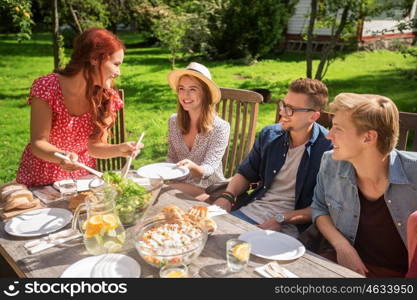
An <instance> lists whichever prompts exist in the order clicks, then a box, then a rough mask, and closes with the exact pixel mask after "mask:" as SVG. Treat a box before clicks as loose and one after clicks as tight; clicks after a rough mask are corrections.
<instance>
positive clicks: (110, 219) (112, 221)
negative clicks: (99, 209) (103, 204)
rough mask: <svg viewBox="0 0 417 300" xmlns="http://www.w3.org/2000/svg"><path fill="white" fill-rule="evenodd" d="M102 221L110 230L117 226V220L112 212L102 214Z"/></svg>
mask: <svg viewBox="0 0 417 300" xmlns="http://www.w3.org/2000/svg"><path fill="white" fill-rule="evenodd" d="M103 223H104V226H105V227H106V228H107V230H112V229H115V228H117V226H119V220H118V219H117V217H116V216H115V215H113V214H108V215H104V216H103Z"/></svg>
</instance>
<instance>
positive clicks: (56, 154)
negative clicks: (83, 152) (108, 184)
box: [54, 152, 103, 178]
mask: <svg viewBox="0 0 417 300" xmlns="http://www.w3.org/2000/svg"><path fill="white" fill-rule="evenodd" d="M54 155H55V156H56V157H58V158H61V159H65V160H67V161H70V162H72V163H73V164H74V165H76V166H78V167H80V168H83V169H84V170H87V171H88V172H90V173H91V174H94V175H96V176H97V177H100V178H101V177H102V176H103V173H102V172H99V171H97V170H94V169H93V168H90V167H89V166H86V165H85V164H83V163H80V162H78V161H72V160H71V159H70V158H69V157H68V156H66V155H64V154H62V153H59V152H55V153H54Z"/></svg>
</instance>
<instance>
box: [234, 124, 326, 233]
mask: <svg viewBox="0 0 417 300" xmlns="http://www.w3.org/2000/svg"><path fill="white" fill-rule="evenodd" d="M327 133H328V131H327V129H325V128H324V127H323V126H321V125H319V124H317V123H314V124H313V129H312V134H311V138H310V140H309V141H308V142H307V143H306V145H305V151H304V153H303V156H302V158H301V162H300V165H299V167H298V171H297V178H296V184H295V207H294V209H302V208H305V207H308V206H310V204H311V202H312V197H313V191H314V186H315V185H316V176H317V173H318V171H319V168H320V161H321V157H322V155H323V153H324V152H325V151H328V150H330V149H332V147H333V146H332V144H331V142H330V141H329V140H328V139H326V135H327ZM288 147H289V133H288V132H287V131H285V130H283V129H282V128H281V125H280V124H279V123H278V124H274V125H270V126H267V127H265V128H264V129H262V131H261V132H260V134H259V136H258V138H257V139H256V141H255V144H254V145H253V148H252V150H251V152H250V153H249V155H248V156H247V157H246V158H245V159H244V160H243V162H242V163H241V164H240V166H239V169H238V173H239V174H241V175H242V176H244V177H245V178H246V179H247V180H249V181H250V182H259V184H258V187H257V188H256V189H255V190H254V191H253V192H252V193H251V194H250V195H248V196H247V197H246V199H244V201H248V202H251V201H253V200H256V199H261V198H262V197H263V196H264V195H265V193H266V191H267V190H268V189H269V188H270V187H271V185H272V182H273V180H274V177H275V175H277V173H278V172H279V171H280V170H281V168H282V166H283V165H284V163H285V159H286V155H287V152H288ZM307 226H308V224H300V225H298V229H299V230H303V229H305V228H306V227H307Z"/></svg>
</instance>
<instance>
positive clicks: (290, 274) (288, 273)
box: [255, 265, 299, 278]
mask: <svg viewBox="0 0 417 300" xmlns="http://www.w3.org/2000/svg"><path fill="white" fill-rule="evenodd" d="M265 266H266V265H263V266H260V267H257V268H256V269H255V271H256V272H257V273H259V274H260V275H262V276H263V277H265V278H273V277H272V276H271V275H269V273H268V272H266V271H265ZM281 269H282V272H283V273H284V274H285V275H286V276H287V277H288V278H299V277H298V276H297V275H295V274H294V273H293V272H291V271H289V270H288V269H286V268H284V267H282V266H281Z"/></svg>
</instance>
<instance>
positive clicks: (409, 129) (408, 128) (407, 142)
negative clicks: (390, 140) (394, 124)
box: [397, 112, 417, 151]
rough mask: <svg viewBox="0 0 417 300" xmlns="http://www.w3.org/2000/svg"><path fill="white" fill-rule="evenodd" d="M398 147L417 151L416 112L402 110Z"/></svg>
mask: <svg viewBox="0 0 417 300" xmlns="http://www.w3.org/2000/svg"><path fill="white" fill-rule="evenodd" d="M407 146H408V147H407ZM397 149H399V150H408V151H417V114H416V113H408V112H400V137H399V139H398V144H397Z"/></svg>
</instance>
